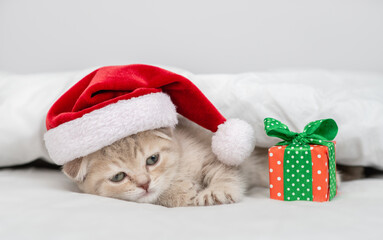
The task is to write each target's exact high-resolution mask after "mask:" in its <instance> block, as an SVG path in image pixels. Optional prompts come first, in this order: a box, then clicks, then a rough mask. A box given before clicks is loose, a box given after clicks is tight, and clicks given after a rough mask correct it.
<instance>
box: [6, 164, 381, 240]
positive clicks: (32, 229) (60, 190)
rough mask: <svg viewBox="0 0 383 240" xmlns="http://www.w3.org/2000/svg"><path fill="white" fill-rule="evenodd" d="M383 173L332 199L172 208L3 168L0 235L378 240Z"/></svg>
mask: <svg viewBox="0 0 383 240" xmlns="http://www.w3.org/2000/svg"><path fill="white" fill-rule="evenodd" d="M381 189H383V179H382V178H381V179H378V178H377V179H364V180H358V181H352V182H345V183H343V184H342V186H341V188H340V191H339V194H338V196H337V197H336V198H335V199H334V200H333V201H331V202H327V203H314V202H303V201H302V202H282V201H277V200H271V199H269V198H268V190H267V189H263V188H256V189H254V190H253V191H252V192H251V193H250V194H249V196H247V197H246V198H245V199H244V201H243V202H240V203H238V204H232V205H224V206H212V207H187V208H174V209H169V208H165V207H161V206H155V205H149V204H137V203H131V202H125V201H121V200H116V199H111V198H105V197H99V196H93V195H88V194H83V193H79V192H78V190H77V189H76V187H75V186H74V184H73V183H71V182H70V181H69V180H68V179H67V178H66V177H65V176H64V175H63V174H62V173H60V172H59V171H53V170H43V169H34V168H30V169H21V170H8V169H7V170H0V239H2V240H5V239H6V240H12V239H39V240H44V239H49V240H51V239H66V240H67V239H82V240H83V239H113V240H116V239H134V240H138V239H151V240H152V239H169V240H171V239H185V240H186V239H221V240H222V239H294V240H297V239H321V240H323V239H335V237H338V239H381V237H382V236H383V235H382V233H383V230H382V226H383V191H382V190H381Z"/></svg>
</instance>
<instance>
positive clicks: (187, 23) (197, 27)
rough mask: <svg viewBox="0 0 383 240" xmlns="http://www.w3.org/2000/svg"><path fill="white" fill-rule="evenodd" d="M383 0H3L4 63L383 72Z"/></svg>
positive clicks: (0, 58)
mask: <svg viewBox="0 0 383 240" xmlns="http://www.w3.org/2000/svg"><path fill="white" fill-rule="evenodd" d="M382 45H383V1H380V0H363V1H362V0H360V1H358V0H321V1H307V0H290V1H285V0H270V1H260V0H256V1H255V0H252V1H251V0H236V1H223V0H193V1H179V0H178V1H177V0H174V1H173V0H162V1H148V0H139V1H138V0H137V1H123V0H108V1H97V0H65V1H64V0H62V1H56V0H33V1H30V0H0V69H2V70H6V71H11V72H17V73H31V72H46V71H66V70H75V69H82V68H85V67H89V66H96V65H97V66H99V65H110V64H128V63H136V62H140V63H148V64H162V65H171V66H177V67H181V68H184V69H187V70H190V71H193V72H195V73H217V72H219V73H236V72H243V71H257V70H267V69H278V68H294V69H297V68H299V69H302V68H325V69H337V70H363V71H380V72H382V71H383V47H382Z"/></svg>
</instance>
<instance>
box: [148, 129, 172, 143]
mask: <svg viewBox="0 0 383 240" xmlns="http://www.w3.org/2000/svg"><path fill="white" fill-rule="evenodd" d="M153 133H154V134H155V135H156V136H157V137H160V138H163V139H166V140H169V141H172V137H173V128H171V127H167V128H158V129H156V130H155V131H154V132H153Z"/></svg>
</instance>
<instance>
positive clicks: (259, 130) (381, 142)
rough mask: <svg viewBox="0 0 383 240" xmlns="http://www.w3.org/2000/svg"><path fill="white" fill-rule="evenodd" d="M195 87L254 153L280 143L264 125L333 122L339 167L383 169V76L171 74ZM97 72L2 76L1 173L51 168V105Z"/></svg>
mask: <svg viewBox="0 0 383 240" xmlns="http://www.w3.org/2000/svg"><path fill="white" fill-rule="evenodd" d="M168 69H170V70H172V71H175V72H178V73H180V74H183V75H185V76H186V77H188V78H189V79H190V80H192V81H193V82H194V83H195V84H196V85H197V86H198V87H199V88H200V89H201V90H202V91H203V92H204V93H205V94H206V95H207V97H208V98H209V99H210V100H211V101H212V102H213V103H214V104H215V105H216V106H217V108H218V109H219V110H220V111H221V112H222V113H223V114H224V115H225V116H226V117H238V118H243V119H245V120H247V121H248V122H250V123H251V124H252V125H253V126H254V128H255V131H256V140H257V145H258V146H262V147H270V146H271V145H272V144H274V143H276V142H278V141H279V140H278V139H272V138H269V137H267V136H266V135H265V133H264V130H263V119H264V118H265V117H274V118H277V119H279V120H281V121H282V122H284V123H286V124H287V125H288V126H289V127H290V129H291V130H295V131H302V129H303V127H304V126H305V124H307V123H308V122H310V121H313V120H318V119H321V118H334V119H335V120H336V121H337V123H338V125H339V134H338V137H337V138H336V139H335V140H336V141H337V162H339V163H343V164H346V165H362V166H374V167H378V168H380V169H383V157H382V156H383V147H382V146H383V124H381V123H383V94H382V92H383V74H367V73H364V74H362V73H340V72H328V71H283V72H264V73H244V74H236V75H228V74H219V75H214V74H210V75H198V74H192V73H190V72H187V71H183V70H179V69H172V68H168ZM91 71H92V69H87V70H84V71H79V72H71V73H52V74H32V75H13V74H6V73H1V72H0V113H1V115H0V166H7V165H15V164H22V163H26V162H29V161H32V160H34V159H36V158H44V159H47V160H48V161H49V156H48V154H47V152H46V150H45V147H44V143H43V138H42V136H43V133H44V132H45V115H46V113H47V111H48V109H49V107H50V106H51V105H52V104H53V102H54V101H55V100H56V99H57V98H58V97H59V96H60V95H61V94H62V93H64V92H65V90H67V89H68V88H69V87H70V86H71V85H73V84H74V83H76V82H77V81H78V80H80V79H81V78H82V77H83V76H85V75H86V74H87V73H89V72H91Z"/></svg>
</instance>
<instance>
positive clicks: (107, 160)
mask: <svg viewBox="0 0 383 240" xmlns="http://www.w3.org/2000/svg"><path fill="white" fill-rule="evenodd" d="M179 157H180V156H179V150H178V145H177V144H176V143H175V142H174V141H173V140H172V138H171V131H170V129H162V130H151V131H146V132H141V133H138V134H136V135H133V136H130V137H127V138H124V139H122V140H119V141H117V142H115V143H113V144H112V145H110V146H108V147H105V148H103V149H101V150H99V151H97V152H95V153H92V154H90V155H88V156H86V157H84V158H82V159H76V160H74V161H72V162H70V163H67V164H65V165H64V167H63V171H64V173H65V174H66V175H68V176H69V177H71V178H72V179H74V180H75V181H76V182H77V183H78V185H79V187H80V189H81V190H83V191H84V192H86V193H91V194H97V195H102V196H107V197H113V198H119V199H123V200H128V201H134V202H143V203H154V202H155V201H156V200H157V198H158V197H159V196H160V194H161V193H162V192H163V191H164V190H166V189H167V188H168V187H169V185H170V183H171V181H172V179H173V177H174V175H175V173H176V169H177V165H178V164H177V163H178V159H179Z"/></svg>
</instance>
